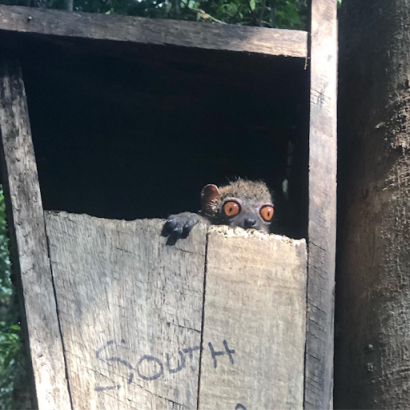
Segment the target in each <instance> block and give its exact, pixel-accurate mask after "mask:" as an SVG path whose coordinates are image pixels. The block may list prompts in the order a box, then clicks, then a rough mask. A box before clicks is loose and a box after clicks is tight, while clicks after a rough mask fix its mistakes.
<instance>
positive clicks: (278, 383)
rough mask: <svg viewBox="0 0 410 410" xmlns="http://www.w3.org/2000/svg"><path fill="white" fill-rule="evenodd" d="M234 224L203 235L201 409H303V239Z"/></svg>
mask: <svg viewBox="0 0 410 410" xmlns="http://www.w3.org/2000/svg"><path fill="white" fill-rule="evenodd" d="M235 231H236V233H235ZM235 231H234V230H232V229H229V228H227V227H215V228H211V231H210V233H209V235H208V236H209V239H208V251H207V271H206V292H205V319H204V331H203V353H202V360H201V380H200V400H199V409H200V410H209V409H224V410H225V409H226V410H235V409H242V410H243V409H248V410H251V409H302V408H303V372H304V370H303V369H304V349H305V336H306V333H305V332H306V329H305V320H306V288H305V286H306V245H305V241H304V240H299V241H296V240H289V239H288V238H286V237H281V236H276V235H266V234H263V233H259V232H247V231H244V230H242V229H237V230H235Z"/></svg>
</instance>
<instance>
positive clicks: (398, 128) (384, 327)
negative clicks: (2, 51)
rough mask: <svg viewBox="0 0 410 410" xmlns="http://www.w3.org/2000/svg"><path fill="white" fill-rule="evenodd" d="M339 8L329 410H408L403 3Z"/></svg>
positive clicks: (409, 96)
mask: <svg viewBox="0 0 410 410" xmlns="http://www.w3.org/2000/svg"><path fill="white" fill-rule="evenodd" d="M343 6H344V7H342V9H341V10H340V14H339V16H340V17H339V21H340V31H339V33H340V77H339V78H340V87H339V89H340V92H339V96H340V97H339V98H340V99H339V101H340V104H339V106H340V108H339V135H341V138H340V141H339V174H338V191H339V201H338V209H340V211H339V214H338V248H337V251H338V257H337V272H336V281H337V287H336V289H337V291H336V326H337V334H336V338H335V395H334V397H335V408H338V409H347V408H349V409H352V408H354V409H402V410H406V409H408V408H409V403H410V371H409V369H410V355H409V334H410V275H409V272H410V247H409V241H410V230H409V225H410V173H409V171H410V150H409V147H410V116H409V113H410V81H409V80H410V77H409V73H410V31H409V29H408V27H409V24H410V1H409V0H400V1H384V0H362V1H359V2H357V1H346V2H343ZM358 96H360V98H358Z"/></svg>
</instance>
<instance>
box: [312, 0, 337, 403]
mask: <svg viewBox="0 0 410 410" xmlns="http://www.w3.org/2000/svg"><path fill="white" fill-rule="evenodd" d="M337 53H338V47H337V1H336V0H313V1H312V21H311V50H310V54H311V55H310V57H311V68H310V69H311V84H310V87H311V90H310V136H309V227H308V248H309V256H308V260H309V266H308V286H307V300H308V307H307V323H306V325H307V333H306V376H305V408H306V409H328V408H332V407H333V404H332V398H333V321H334V307H333V306H334V304H333V297H334V284H335V263H336V173H337V169H336V168H337V130H336V122H337V57H338V55H337Z"/></svg>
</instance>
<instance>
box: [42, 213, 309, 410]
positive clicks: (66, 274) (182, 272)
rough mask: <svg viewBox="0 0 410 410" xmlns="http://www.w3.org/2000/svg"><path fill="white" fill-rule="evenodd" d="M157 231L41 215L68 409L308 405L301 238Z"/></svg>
mask: <svg viewBox="0 0 410 410" xmlns="http://www.w3.org/2000/svg"><path fill="white" fill-rule="evenodd" d="M162 224H163V221H161V220H137V221H131V222H125V221H115V220H105V219H98V218H94V217H90V216H86V215H74V214H67V213H64V212H60V213H55V212H47V213H46V228H47V234H48V237H49V243H50V255H51V265H52V271H53V276H54V281H55V286H56V298H57V306H58V311H59V316H60V321H61V329H62V334H63V340H64V346H65V348H66V358H67V369H68V377H69V381H70V386H71V395H72V400H73V407H74V408H75V409H81V410H85V409H107V408H121V409H138V410H148V409H149V410H154V409H182V408H187V409H192V410H194V409H197V408H198V390H199V391H200V400H199V408H201V409H204V410H208V409H217V408H221V409H222V408H223V409H225V408H226V409H231V408H232V409H235V408H237V409H240V408H243V407H240V405H242V406H244V408H248V409H251V408H261V409H262V408H266V409H268V408H289V409H294V408H300V409H301V408H302V404H303V397H302V396H303V361H304V343H305V317H306V315H305V313H306V304H305V284H306V247H305V243H304V241H303V240H302V241H292V240H288V239H287V238H284V237H279V236H274V235H270V236H269V235H266V234H262V233H259V232H256V233H253V234H250V233H247V232H245V231H243V230H241V229H238V230H236V232H235V233H234V231H233V230H232V229H229V228H227V227H218V228H213V229H211V232H210V234H209V235H208V236H207V234H206V229H207V228H206V227H205V226H197V227H195V229H194V230H193V231H192V233H191V234H190V236H189V237H188V238H187V239H186V240H181V241H178V242H177V243H176V245H175V246H166V245H165V242H166V239H164V238H161V236H160V232H161V227H162ZM207 237H208V238H209V240H208V241H207ZM205 255H206V256H205ZM205 258H206V260H205ZM205 269H206V270H207V271H206V281H204V275H205ZM204 283H205V286H206V289H205V305H204ZM203 317H204V318H205V322H204V323H203ZM201 346H202V349H201ZM211 346H212V347H211ZM231 350H235V352H233V351H231ZM218 352H221V353H218ZM229 355H231V360H230V356H229ZM200 357H201V361H200ZM215 364H216V366H215ZM200 365H201V366H200ZM198 382H199V383H200V389H198V387H199V386H198Z"/></svg>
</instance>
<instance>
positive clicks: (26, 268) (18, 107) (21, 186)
mask: <svg viewBox="0 0 410 410" xmlns="http://www.w3.org/2000/svg"><path fill="white" fill-rule="evenodd" d="M0 132H1V143H0V146H1V150H0V151H1V153H0V162H1V166H2V178H3V185H4V190H5V198H6V205H7V214H8V226H9V232H10V238H11V246H12V260H13V269H14V272H15V273H16V275H17V277H18V278H17V279H18V283H19V287H20V291H21V297H22V302H23V303H22V305H23V308H24V316H25V322H26V327H27V334H28V341H27V344H28V346H29V354H30V358H31V362H32V367H33V374H34V382H35V395H36V398H35V399H36V403H33V406H34V405H37V406H38V408H39V409H41V410H43V409H44V410H45V409H61V410H65V409H67V410H68V409H71V403H70V397H69V389H68V385H67V379H66V368H65V361H64V355H63V347H62V341H61V335H60V330H59V323H58V316H57V308H56V303H55V298H54V288H53V282H52V276H51V270H50V261H49V258H48V249H47V238H46V233H45V226H44V215H43V207H42V202H41V195H40V187H39V182H38V175H37V167H36V162H35V157H34V149H33V143H32V139H31V130H30V121H29V117H28V110H27V102H26V94H25V89H24V83H23V78H22V75H21V70H20V67H19V64H18V63H17V62H16V61H14V60H12V59H10V58H7V56H0ZM27 388H28V386H27ZM33 399H34V398H33Z"/></svg>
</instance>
